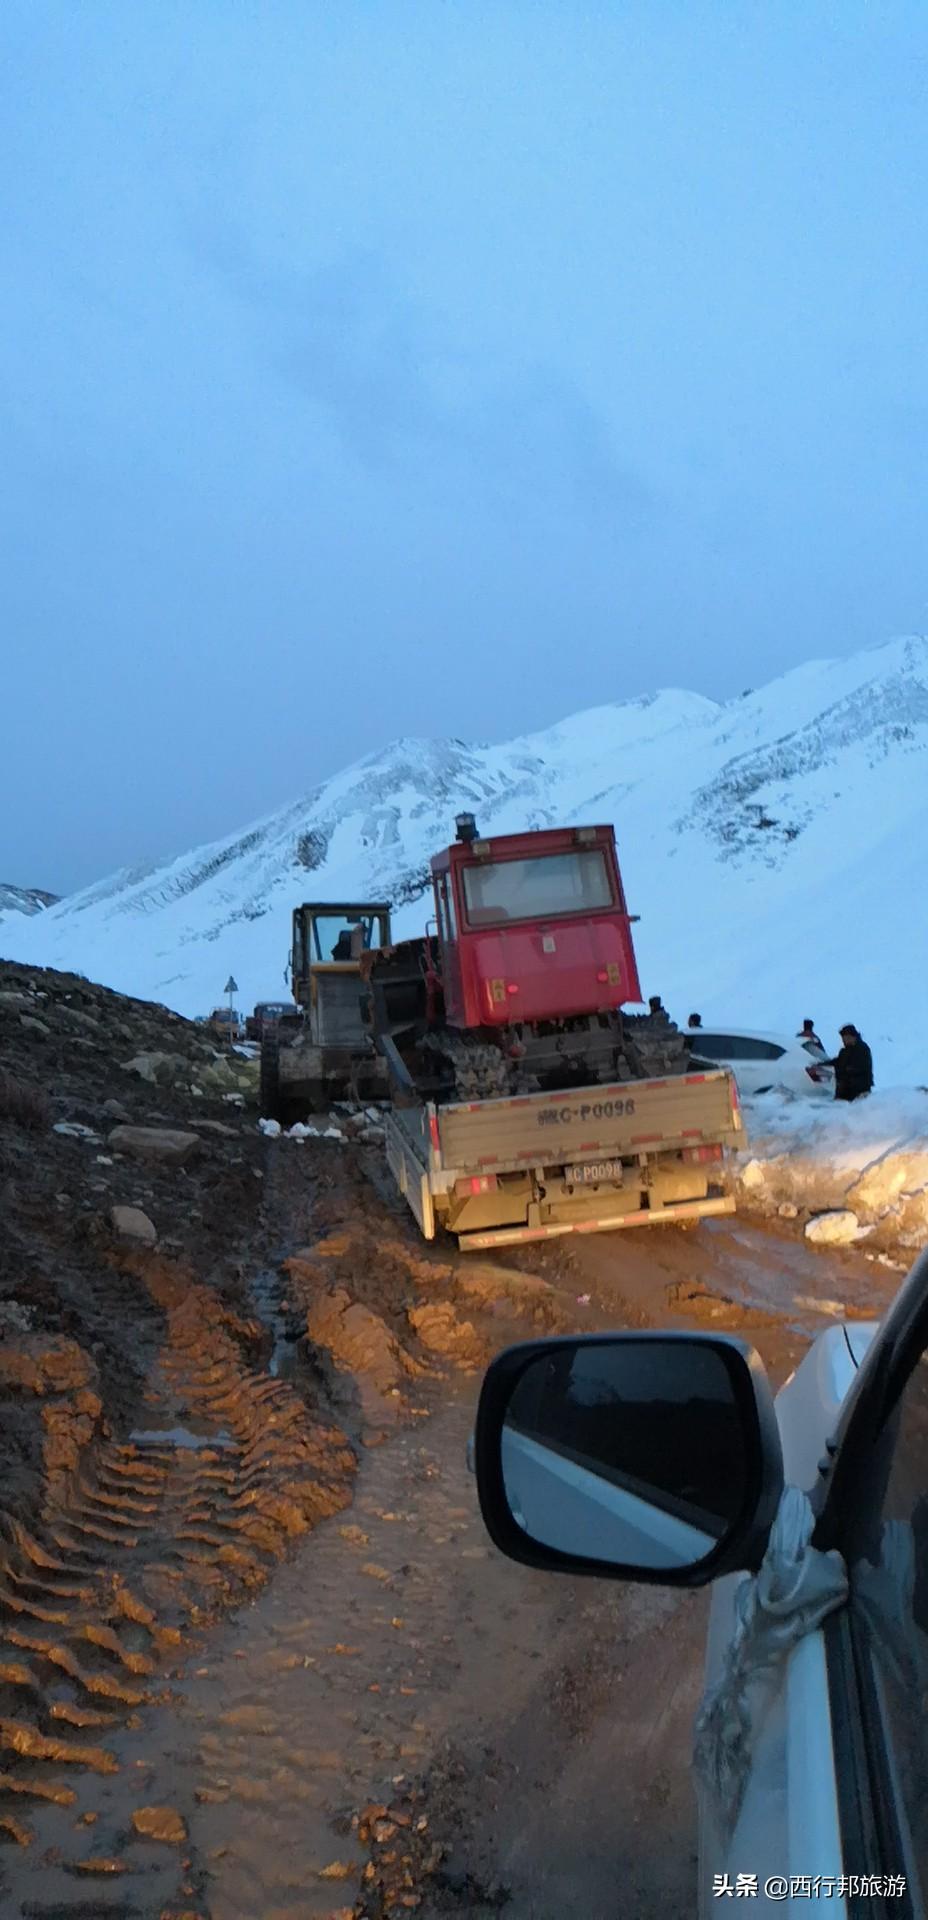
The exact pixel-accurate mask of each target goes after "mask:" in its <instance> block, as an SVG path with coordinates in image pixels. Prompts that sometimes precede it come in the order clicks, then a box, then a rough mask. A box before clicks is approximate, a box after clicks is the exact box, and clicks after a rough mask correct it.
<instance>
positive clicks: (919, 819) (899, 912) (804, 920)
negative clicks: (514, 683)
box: [0, 639, 928, 1085]
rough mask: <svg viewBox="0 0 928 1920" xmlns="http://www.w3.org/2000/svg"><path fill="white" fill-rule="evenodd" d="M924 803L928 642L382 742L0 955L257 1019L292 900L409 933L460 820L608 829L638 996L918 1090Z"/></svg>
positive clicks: (74, 906)
mask: <svg viewBox="0 0 928 1920" xmlns="http://www.w3.org/2000/svg"><path fill="white" fill-rule="evenodd" d="M747 671H748V672H749V668H748V669H747ZM926 791H928V642H926V641H925V640H923V639H909V640H898V641H893V642H892V643H891V644H889V645H887V646H883V647H879V648H875V649H873V650H870V651H866V652H863V653H859V654H856V655H854V656H853V657H851V658H849V659H845V660H826V661H817V662H813V663H811V664H809V665H807V666H805V667H802V668H799V669H797V670H796V671H794V672H791V673H789V674H786V675H784V676H783V677H782V678H781V679H779V680H776V681H774V682H772V683H771V684H770V685H768V686H766V687H762V688H759V689H755V690H751V691H748V692H747V693H745V694H744V695H742V696H741V697H740V698H739V699H736V700H733V701H730V702H728V703H726V704H725V705H722V706H719V705H716V704H715V703H713V702H712V701H709V700H706V699H703V698H702V697H701V696H700V695H697V694H692V693H683V692H662V693H658V694H655V695H654V696H653V697H651V698H646V699H640V700H635V701H631V702H625V703H618V704H613V705H607V706H601V707H596V708H594V709H592V710H590V711H588V712H584V713H580V714H577V715H575V716H574V717H573V718H571V719H569V720H565V721H564V722H563V723H562V724H560V725H559V726H556V727H552V728H550V729H548V730H547V731H545V732H543V733H538V734H533V735H527V736H524V737H521V738H518V739H514V740H511V741H508V742H506V743H504V744H502V745H497V746H483V745H468V744H466V743H465V742H463V741H460V740H444V741H435V740H402V741H397V742H394V743H393V744H392V745H390V746H388V747H386V748H385V749H384V750H383V752H382V753H379V754H374V755H371V756H369V757H368V758H367V759H365V760H362V761H360V762H358V763H357V764H356V765H355V766H353V767H350V768H348V769H347V770H346V771H344V772H343V773H340V774H338V775H336V776H335V777H334V778H333V779H331V780H329V781H327V782H326V783H325V784H324V785H323V786H320V787H318V788H317V789H315V790H314V791H313V792H312V793H310V794H308V795H307V796H306V797H305V799H303V800H299V801H296V802H294V803H293V804H291V805H290V806H287V807H285V808H282V809H281V810H280V811H279V812H276V813H274V814H271V815H269V816H268V817H267V818H265V819H263V820H260V821H257V822H255V823H254V824H253V825H251V826H250V827H248V828H247V829H245V830H244V831H241V832H238V833H235V834H232V835H230V836H229V838H228V839H226V840H222V841H217V842H215V843H213V844H212V845H210V846H207V847H201V848H198V849H196V850H195V851H193V852H190V853H187V854H183V855H181V856H179V857H178V858H177V859H175V860H173V861H169V862H166V863H164V864H162V865H159V866H155V867H147V868H144V869H134V870H127V871H124V872H121V873H117V874H113V875H111V876H109V877H108V878H106V879H104V880H101V881H100V882H99V883H98V884H96V885H95V886H92V887H89V888H86V889H85V890H84V891H83V892H81V893H79V894H75V895H73V896H70V897H69V898H68V899H66V900H63V901H62V902H61V903H60V904H59V905H58V906H55V907H53V908H51V909H50V911H48V912H47V913H44V914H42V915H41V917H39V918H36V919H32V920H28V921H27V920H26V919H23V918H19V917H17V921H16V924H15V925H14V924H13V923H11V922H10V921H9V920H7V922H6V923H5V924H4V925H3V927H2V929H0V944H2V945H3V946H4V947H5V948H6V950H7V952H9V953H10V954H14V955H17V956H20V957H22V958H26V959H32V960H35V961H42V962H43V963H45V964H54V965H60V966H69V967H76V968H79V969H80V970H81V971H82V972H84V973H86V974H87V975H89V976H90V977H91V978H95V979H102V980H105V981H107V982H108V983H109V984H111V985H113V986H117V987H121V988H123V989H124V990H126V991H129V992H133V993H138V994H146V995H150V996H151V997H152V998H155V999H159V1000H163V1001H165V1002H167V1003H168V1004H169V1005H171V1006H173V1007H176V1008H178V1009H179V1010H181V1011H183V1012H184V1013H188V1014H193V1013H197V1012H202V1011H206V1010H207V1009H208V1008H209V1007H210V1006H211V1005H213V1004H214V1002H216V1001H217V999H218V998H219V997H220V995H221V992H222V989H223V986H224V983H225V980H226V978H227V976H228V974H229V973H230V972H231V973H233V974H234V976H235V978H236V980H237V981H238V983H239V988H240V994H239V998H240V1002H241V1004H242V1005H243V1006H246V1007H247V1006H250V1005H251V1004H253V1002H254V1001H256V1000H258V999H261V998H270V997H276V996H277V995H278V994H279V993H280V991H281V989H282V987H283V975H284V968H285V964H286V960H287V953H288V946H289V917H290V910H291V907H292V906H293V904H294V903H295V902H296V901H298V900H300V899H312V898H314V897H315V898H322V899H325V898H329V899H349V898H352V897H353V898H358V899H361V898H365V897H367V898H374V899H377V898H387V899H390V900H392V901H393V902H394V905H395V908H396V925H397V927H398V929H399V930H400V931H401V932H413V931H416V930H418V929H419V928H420V927H421V926H422V925H423V924H424V921H425V919H426V917H427V915H428V913H429V903H428V896H427V881H428V861H429V856H430V854H431V853H432V852H433V851H434V850H435V849H436V848H438V847H439V846H441V845H442V844H443V843H444V842H446V841H447V839H448V837H449V836H450V834H451V833H452V832H453V818H454V814H455V813H456V812H457V811H459V810H460V809H461V808H469V809H470V810H472V811H473V812H474V813H475V814H476V815H477V818H478V821H479V823H480V825H481V827H482V828H483V829H484V830H485V831H487V832H505V831H511V830H513V829H516V828H526V827H528V828H533V827H543V826H547V825H551V824H555V823H558V822H562V821H566V822H574V821H581V820H588V821H602V820H605V821H614V822H615V825H616V829H617V833H618V839H619V848H620V855H621V859H622V864H623V870H624V873H625V879H626V885H627V891H628V894H629V898H630V902H631V906H632V909H633V910H634V911H635V912H637V913H639V914H640V915H641V923H640V925H639V927H638V929H637V941H638V950H639V956H640V960H641V972H642V979H643V984H644V988H645V991H646V992H655V991H656V992H661V993H662V994H663V995H664V998H665V1001H666V1002H667V1003H668V1005H670V1006H671V1007H672V1008H673V1009H674V1010H675V1011H676V1012H677V1013H678V1014H679V1015H680V1016H682V1017H683V1018H685V1016H686V1013H687V1012H688V1011H689V1010H690V1008H691V1007H694V1006H695V1007H698V1008H699V1009H700V1010H701V1012H702V1013H703V1016H704V1018H708V1019H710V1020H714V1021H720V1022H725V1023H729V1024H739V1025H746V1026H753V1027H760V1028H777V1029H779V1028H781V1027H782V1028H785V1029H786V1030H788V1031H795V1028H796V1026H797V1025H798V1023H799V1020H800V1018H801V1017H802V1016H804V1015H805V1014H811V1015H812V1016H813V1018H814V1019H815V1021H816V1023H817V1024H818V1027H819V1030H820V1031H822V1032H823V1034H824V1035H825V1037H826V1038H828V1039H829V1040H833V1041H834V1044H835V1046H837V1026H838V1024H839V1023H840V1022H841V1021H842V1020H846V1019H853V1020H856V1021H857V1023H858V1024H859V1025H860V1026H861V1028H862V1029H863V1030H864V1031H865V1032H866V1034H867V1037H868V1039H870V1041H871V1044H872V1045H873V1046H874V1050H875V1055H876V1070H877V1077H878V1082H879V1083H880V1084H882V1085H885V1084H887V1082H888V1081H892V1080H900V1081H902V1080H909V1081H919V1080H924V1079H925V1077H926V1066H928V1057H926V1056H928V979H926V975H925V969H924V966H923V964H922V960H921V948H922V945H923V938H924V932H923V928H924V916H925V911H926V910H925V907H924V888H923V885H922V884H921V879H920V867H921V861H922V839H923V832H924V818H925V797H926Z"/></svg>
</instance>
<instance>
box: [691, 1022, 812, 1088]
mask: <svg viewBox="0 0 928 1920" xmlns="http://www.w3.org/2000/svg"><path fill="white" fill-rule="evenodd" d="M684 1037H685V1039H686V1042H687V1045H688V1046H689V1048H690V1059H691V1060H692V1062H693V1063H694V1065H696V1064H700V1065H701V1064H703V1063H704V1064H705V1065H706V1066H713V1067H730V1068H731V1070H732V1072H733V1074H734V1076H735V1079H736V1080H737V1082H738V1091H739V1092H740V1093H741V1095H742V1097H745V1096H747V1097H750V1095H751V1094H755V1093H772V1092H775V1091H778V1090H780V1089H785V1090H786V1092H787V1093H794V1094H799V1095H800V1096H803V1095H805V1094H810V1095H811V1096H812V1097H813V1098H815V1097H818V1098H819V1099H825V1100H832V1099H834V1091H835V1074H834V1068H833V1067H831V1066H829V1064H828V1055H827V1054H826V1052H825V1049H824V1047H821V1046H819V1045H818V1043H817V1042H816V1041H815V1040H805V1039H800V1038H799V1037H798V1036H797V1037H796V1038H795V1039H791V1038H790V1036H789V1035H788V1034H783V1033H748V1032H746V1031H745V1029H744V1028H743V1027H687V1028H686V1029H685V1035H684Z"/></svg>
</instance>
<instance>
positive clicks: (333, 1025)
mask: <svg viewBox="0 0 928 1920" xmlns="http://www.w3.org/2000/svg"><path fill="white" fill-rule="evenodd" d="M389 945H390V909H389V907H388V906H384V905H383V904H380V903H378V904H375V905H371V904H370V902H363V903H361V904H360V905H352V904H348V905H343V904H334V903H332V902H329V901H324V902H310V903H304V905H303V906H300V907H295V908H294V910H293V951H292V955H291V969H292V974H291V979H292V987H293V997H294V999H295V1000H296V1002H297V1004H298V1005H299V1006H301V1007H302V1008H303V1011H304V1016H305V1017H306V1019H307V1020H308V1021H309V1026H310V1031H311V1035H312V1039H313V1041H314V1042H315V1044H316V1045H318V1046H321V1047H329V1046H335V1047H349V1048H350V1047H355V1046H358V1045H363V1044H364V1043H365V1041H366V1037H367V1030H366V1028H365V1026H364V1024H363V1021H362V1018H361V956H362V954H365V953H369V952H371V950H372V949H373V948H376V947H387V946H389Z"/></svg>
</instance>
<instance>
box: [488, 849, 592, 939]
mask: <svg viewBox="0 0 928 1920" xmlns="http://www.w3.org/2000/svg"><path fill="white" fill-rule="evenodd" d="M463 872H464V902H465V905H466V907H467V918H468V920H469V922H470V925H471V926H472V927H482V926H490V925H491V924H493V923H494V922H496V921H499V920H539V919H544V918H546V917H547V916H548V915H551V914H556V913H589V912H591V911H593V910H594V909H596V908H601V907H611V906H612V905H613V897H612V886H611V883H610V879H609V871H608V868H607V866H606V861H605V857H604V855H603V853H602V851H601V849H600V848H594V849H592V850H591V851H590V852H584V853H580V852H577V853H547V854H543V855H542V856H541V858H540V859H537V860H499V861H493V862H486V863H484V862H483V861H481V862H480V864H479V865H478V864H477V863H475V864H474V865H473V866H472V867H465V868H464V869H463Z"/></svg>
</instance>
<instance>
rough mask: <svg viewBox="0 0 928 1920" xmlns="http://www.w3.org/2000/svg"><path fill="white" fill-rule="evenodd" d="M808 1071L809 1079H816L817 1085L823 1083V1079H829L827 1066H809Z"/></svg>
mask: <svg viewBox="0 0 928 1920" xmlns="http://www.w3.org/2000/svg"><path fill="white" fill-rule="evenodd" d="M806 1072H807V1074H808V1076H809V1079H810V1080H814V1081H815V1082H816V1085H821V1082H822V1081H823V1080H827V1079H828V1069H827V1067H807V1068H806Z"/></svg>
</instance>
